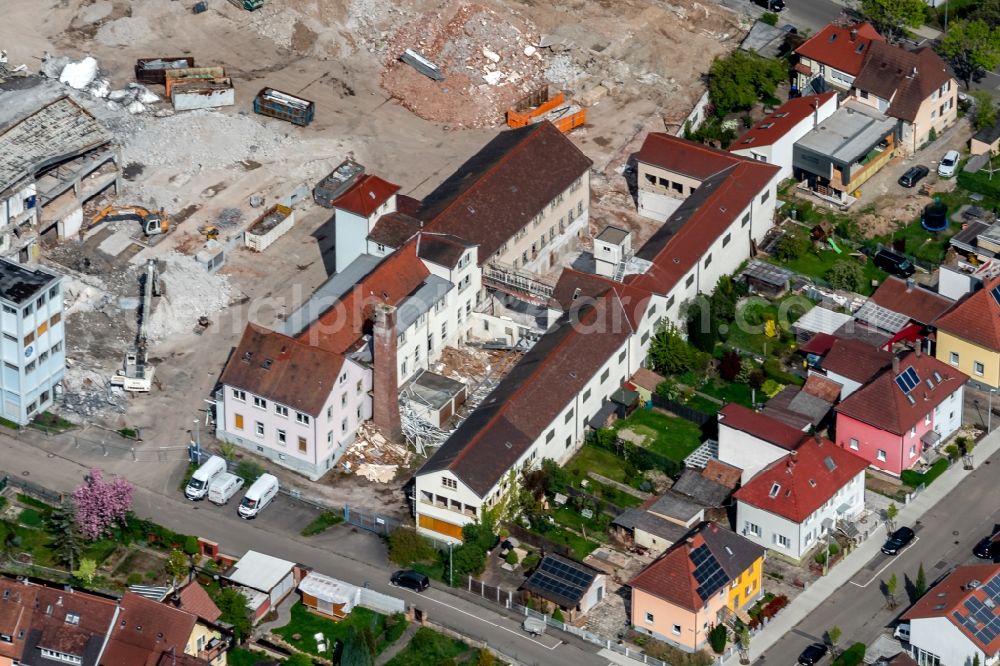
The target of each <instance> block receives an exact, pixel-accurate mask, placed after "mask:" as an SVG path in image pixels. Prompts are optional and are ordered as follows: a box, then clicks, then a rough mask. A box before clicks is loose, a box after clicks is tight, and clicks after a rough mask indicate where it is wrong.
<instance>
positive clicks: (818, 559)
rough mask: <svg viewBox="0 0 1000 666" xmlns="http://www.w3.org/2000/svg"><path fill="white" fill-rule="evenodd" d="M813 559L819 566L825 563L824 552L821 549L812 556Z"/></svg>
mask: <svg viewBox="0 0 1000 666" xmlns="http://www.w3.org/2000/svg"><path fill="white" fill-rule="evenodd" d="M813 559H814V560H816V564H818V565H820V566H823V565H824V564H826V553H824V552H823V551H820V552H818V553H816V555H815V557H813Z"/></svg>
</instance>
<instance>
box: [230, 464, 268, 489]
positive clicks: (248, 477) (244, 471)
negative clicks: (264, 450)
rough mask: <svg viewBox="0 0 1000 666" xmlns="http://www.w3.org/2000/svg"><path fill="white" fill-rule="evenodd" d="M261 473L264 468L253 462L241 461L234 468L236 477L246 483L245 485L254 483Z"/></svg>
mask: <svg viewBox="0 0 1000 666" xmlns="http://www.w3.org/2000/svg"><path fill="white" fill-rule="evenodd" d="M263 473H264V468H263V467H261V466H260V464H259V463H257V462H254V461H253V460H242V461H240V464H239V465H237V466H236V476H238V477H240V478H241V479H243V480H244V481H246V482H247V484H251V483H253V482H254V481H256V480H257V479H258V478H259V477H260V475H261V474H263Z"/></svg>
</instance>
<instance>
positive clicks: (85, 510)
mask: <svg viewBox="0 0 1000 666" xmlns="http://www.w3.org/2000/svg"><path fill="white" fill-rule="evenodd" d="M103 476H104V475H103V473H102V472H101V470H99V469H96V468H95V469H91V470H90V472H89V473H88V474H87V477H86V478H85V479H84V481H83V483H82V484H81V485H80V486H79V487H78V488H77V489H76V490H74V491H73V501H74V502H75V503H76V524H77V526H78V527H79V528H80V532H81V533H82V534H83V536H85V537H86V538H88V539H90V540H91V541H96V540H97V539H99V538H101V537H102V536H104V535H106V534H108V533H110V531H111V528H112V527H113V526H114V525H115V524H124V522H125V517H126V515H127V514H128V512H129V510H130V509H131V508H132V495H133V491H134V488H133V487H132V484H131V483H129V482H128V481H126V480H125V479H123V478H121V477H120V476H116V477H114V479H113V480H112V481H110V482H108V481H105V480H104V478H103Z"/></svg>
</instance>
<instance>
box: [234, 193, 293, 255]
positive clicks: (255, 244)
mask: <svg viewBox="0 0 1000 666" xmlns="http://www.w3.org/2000/svg"><path fill="white" fill-rule="evenodd" d="M294 224H295V211H293V210H292V209H291V208H288V207H287V206H282V205H280V204H278V205H275V206H271V207H270V208H268V209H267V210H266V211H265V212H264V214H263V215H261V216H260V217H258V218H257V219H256V220H254V223H253V224H251V225H250V228H249V229H247V230H246V233H245V234H243V237H244V242H245V243H246V246H247V247H248V248H250V249H251V250H255V251H256V252H263V251H264V250H266V249H267V248H268V247H270V246H271V243H273V242H274V241H276V240H278V239H279V238H281V237H282V236H283V235H285V233H287V232H288V230H289V229H291V228H292V226H293V225H294Z"/></svg>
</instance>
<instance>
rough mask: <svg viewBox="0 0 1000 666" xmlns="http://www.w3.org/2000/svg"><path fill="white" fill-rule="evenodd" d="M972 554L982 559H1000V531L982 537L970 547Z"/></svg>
mask: <svg viewBox="0 0 1000 666" xmlns="http://www.w3.org/2000/svg"><path fill="white" fill-rule="evenodd" d="M972 554H973V555H975V556H976V557H978V558H981V559H984V560H997V559H1000V532H994V533H993V534H991V535H990V536H988V537H983V538H982V540H980V542H979V543H977V544H976V547H975V548H973V549H972Z"/></svg>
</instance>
